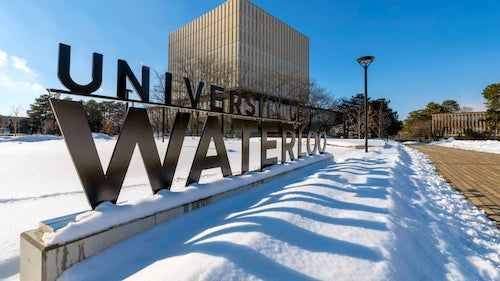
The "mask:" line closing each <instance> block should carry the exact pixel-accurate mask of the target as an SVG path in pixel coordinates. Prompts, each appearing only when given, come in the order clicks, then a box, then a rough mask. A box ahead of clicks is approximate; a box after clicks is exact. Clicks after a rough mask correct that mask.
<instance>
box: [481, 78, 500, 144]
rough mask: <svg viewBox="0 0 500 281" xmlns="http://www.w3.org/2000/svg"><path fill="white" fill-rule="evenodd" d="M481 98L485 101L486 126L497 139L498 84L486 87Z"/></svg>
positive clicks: (499, 113) (498, 115)
mask: <svg viewBox="0 0 500 281" xmlns="http://www.w3.org/2000/svg"><path fill="white" fill-rule="evenodd" d="M483 97H484V99H485V100H486V102H485V104H486V124H487V125H488V128H489V129H490V130H491V132H492V133H493V134H494V136H495V139H497V137H498V127H499V124H500V83H496V84H490V85H488V86H486V88H484V90H483Z"/></svg>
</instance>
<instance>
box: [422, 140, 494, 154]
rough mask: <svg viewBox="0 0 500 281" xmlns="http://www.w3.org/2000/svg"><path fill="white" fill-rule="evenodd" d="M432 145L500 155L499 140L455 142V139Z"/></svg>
mask: <svg viewBox="0 0 500 281" xmlns="http://www.w3.org/2000/svg"><path fill="white" fill-rule="evenodd" d="M430 145H439V146H445V147H453V148H460V149H467V150H474V151H480V152H488V153H496V154H500V142H499V141H497V140H486V141H478V140H455V139H454V138H449V139H446V140H441V141H437V142H432V143H430Z"/></svg>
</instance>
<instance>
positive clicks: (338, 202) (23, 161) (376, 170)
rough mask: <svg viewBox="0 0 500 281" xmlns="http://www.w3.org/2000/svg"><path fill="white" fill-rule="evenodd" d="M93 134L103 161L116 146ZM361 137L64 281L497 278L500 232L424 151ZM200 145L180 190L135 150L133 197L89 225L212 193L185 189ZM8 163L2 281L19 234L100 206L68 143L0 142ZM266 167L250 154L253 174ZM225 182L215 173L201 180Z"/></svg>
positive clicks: (2, 168)
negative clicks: (158, 184) (150, 174)
mask: <svg viewBox="0 0 500 281" xmlns="http://www.w3.org/2000/svg"><path fill="white" fill-rule="evenodd" d="M96 137H97V138H96V145H97V148H98V152H99V155H100V157H101V161H102V164H103V167H106V166H107V163H108V162H109V158H110V156H111V153H112V149H113V147H114V145H115V143H116V141H115V140H109V139H105V138H101V137H98V136H96ZM362 141H363V140H343V141H342V142H344V145H343V146H344V147H342V146H330V145H329V146H327V152H329V153H332V154H334V156H335V160H334V161H330V162H327V163H318V164H314V165H311V166H307V167H305V168H303V169H301V170H299V171H298V172H295V173H293V174H288V175H286V176H283V177H281V178H279V179H276V180H274V181H271V182H268V183H266V184H263V185H261V186H259V187H256V188H254V189H252V190H250V191H247V192H245V193H243V194H240V195H238V196H235V197H232V198H230V199H227V200H224V201H221V202H218V203H216V204H214V205H211V206H208V207H205V208H202V209H199V210H196V211H194V212H190V213H188V214H186V215H183V216H181V217H178V218H176V219H173V220H172V221H169V222H167V223H164V224H162V225H159V226H157V227H155V228H153V229H151V230H149V231H146V232H144V233H142V234H140V235H137V236H134V237H132V238H130V239H128V240H126V241H123V242H121V243H119V244H117V245H115V246H113V247H112V248H109V249H107V250H105V251H103V252H101V253H100V254H98V255H96V256H94V257H92V258H90V259H88V260H86V261H84V262H82V263H79V264H77V265H75V266H73V267H71V268H70V269H68V270H67V271H66V272H65V273H64V274H63V275H62V276H61V278H60V279H61V280H122V279H127V278H128V279H129V280H500V232H499V231H498V230H497V229H496V227H495V226H494V224H493V223H492V222H490V221H489V220H488V219H486V217H485V215H484V214H483V213H482V212H481V211H479V210H478V209H477V208H475V207H474V206H472V205H471V204H470V203H468V202H467V201H466V200H465V199H464V198H463V196H461V195H460V194H458V193H457V192H456V191H455V190H454V189H452V188H450V186H449V185H448V184H447V183H446V181H444V180H443V179H441V178H440V177H439V176H438V175H437V174H436V172H435V169H434V168H433V166H432V165H430V164H429V161H428V159H427V158H426V157H425V156H424V155H423V154H421V153H419V152H417V151H415V150H413V149H410V148H407V147H405V146H404V145H401V144H398V143H395V142H388V143H386V142H384V141H382V140H375V141H372V140H370V146H373V147H370V151H369V153H364V150H362V149H358V150H357V149H352V148H347V147H345V146H349V145H347V144H352V143H356V142H362ZM197 142H198V139H197V138H186V143H185V149H184V150H183V152H182V154H181V159H183V161H182V162H181V165H180V166H179V171H178V172H176V181H175V184H174V186H173V188H172V191H170V192H166V191H165V192H160V194H158V195H154V196H153V195H151V192H150V188H149V185H148V180H147V177H146V175H145V169H144V167H143V165H142V163H141V159H140V157H139V156H138V155H137V154H134V157H133V160H132V162H131V165H130V168H129V171H128V173H127V177H126V179H125V183H124V189H122V193H121V194H120V198H119V202H123V203H122V204H121V205H120V206H114V205H111V204H103V205H101V206H100V207H99V208H98V210H97V211H94V212H92V213H87V214H85V216H84V218H85V219H87V220H88V221H92V220H93V219H98V218H99V217H102V216H112V214H113V213H115V212H120V210H121V209H130V208H134V207H137V206H141V204H144V202H145V201H148V200H150V201H154V200H168V199H169V196H172V197H173V196H175V195H177V194H182V193H183V192H186V190H187V191H189V192H196V189H200V190H201V189H202V188H203V187H207V186H203V185H198V186H194V187H190V188H184V183H185V180H186V176H187V175H186V173H187V171H188V170H189V165H190V161H188V160H189V159H192V158H193V154H194V151H195V149H196V144H197ZM334 142H338V140H329V143H330V144H334ZM240 145H241V143H240V142H239V141H236V140H227V141H226V147H227V149H228V156H229V158H230V164H231V167H232V170H233V173H238V171H239V169H240V167H239V163H238V162H239V157H240V153H239V152H240ZM252 145H254V146H255V145H257V146H258V142H257V141H253V143H252ZM361 145H362V144H361ZM158 150H159V152H160V153H162V154H164V153H165V151H166V144H164V143H161V142H159V143H158ZM251 151H252V148H251ZM493 152H495V151H493ZM275 153H276V154H279V153H277V151H276V152H275ZM495 153H500V149H498V150H496V152H495ZM255 154H258V153H255ZM252 155H253V154H252ZM0 157H1V159H2V161H0V179H1V182H0V223H1V225H2V226H3V229H2V231H1V232H0V241H1V242H2V243H1V244H0V279H7V280H17V279H18V278H19V274H18V272H19V234H20V233H21V232H23V231H25V230H29V229H33V228H36V227H38V222H39V221H41V220H45V219H49V218H54V217H58V216H61V215H65V214H70V213H75V212H78V211H82V210H87V209H88V208H89V207H88V204H87V202H86V199H85V195H84V193H83V191H82V188H81V185H80V182H79V180H78V177H77V174H76V171H75V169H74V167H73V164H72V162H71V159H70V156H69V154H68V152H67V149H66V146H65V144H64V141H63V140H60V139H56V140H46V141H41V142H39V141H35V140H34V139H29V140H26V141H20V139H16V140H12V139H10V140H4V141H2V140H0ZM252 159H253V158H252V157H251V160H252ZM259 160H260V159H258V158H255V159H253V160H252V162H251V168H252V169H255V168H258V163H259ZM257 175H258V172H253V173H250V174H249V175H246V176H249V177H252V176H257ZM220 179H221V173H220V171H218V169H212V170H207V171H206V172H204V173H203V174H202V180H201V182H202V183H211V182H215V181H217V180H220ZM193 190H194V191H193ZM137 198H140V199H137ZM82 221H83V220H82ZM70 227H71V226H70Z"/></svg>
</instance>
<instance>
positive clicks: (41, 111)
mask: <svg viewBox="0 0 500 281" xmlns="http://www.w3.org/2000/svg"><path fill="white" fill-rule="evenodd" d="M50 97H51V96H50V95H49V94H44V95H41V96H39V97H38V98H36V99H35V102H34V103H32V104H30V108H29V109H28V110H27V112H26V114H27V115H28V118H29V126H30V127H31V132H32V133H35V134H54V133H55V132H56V129H57V126H56V118H55V116H54V113H53V112H52V108H51V107H50V102H49V98H50Z"/></svg>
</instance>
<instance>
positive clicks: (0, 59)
mask: <svg viewBox="0 0 500 281" xmlns="http://www.w3.org/2000/svg"><path fill="white" fill-rule="evenodd" d="M6 63H7V53H6V52H4V51H2V50H0V65H5V64H6Z"/></svg>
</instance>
